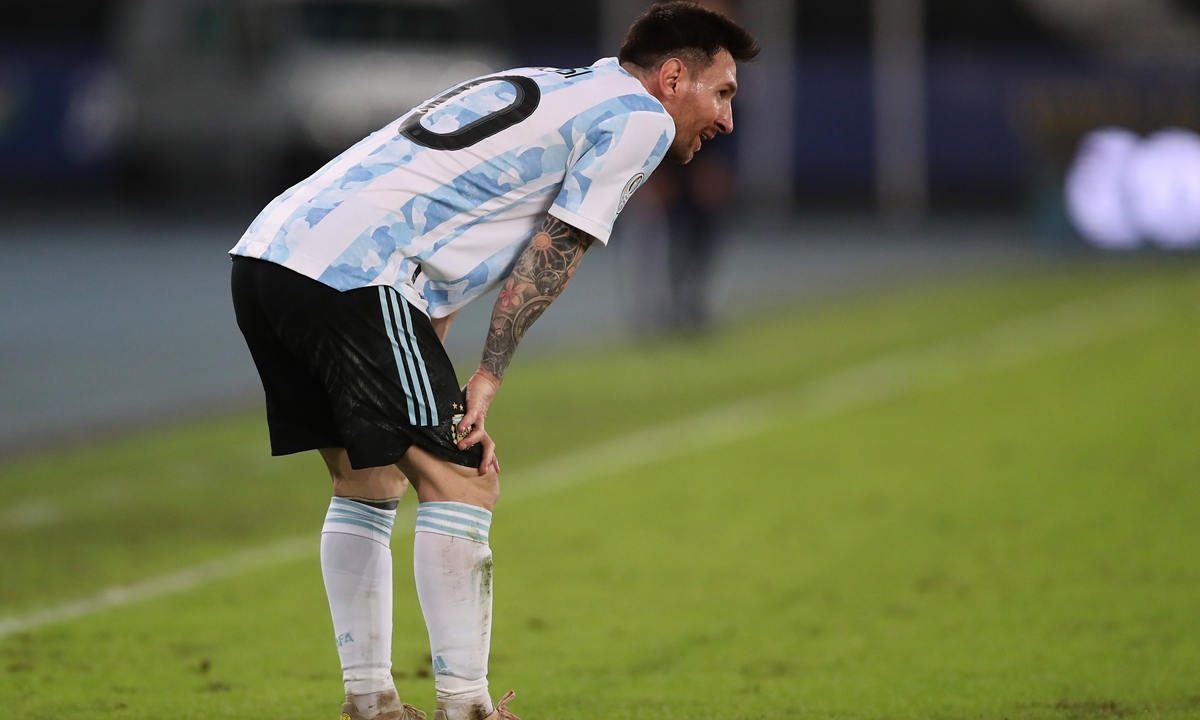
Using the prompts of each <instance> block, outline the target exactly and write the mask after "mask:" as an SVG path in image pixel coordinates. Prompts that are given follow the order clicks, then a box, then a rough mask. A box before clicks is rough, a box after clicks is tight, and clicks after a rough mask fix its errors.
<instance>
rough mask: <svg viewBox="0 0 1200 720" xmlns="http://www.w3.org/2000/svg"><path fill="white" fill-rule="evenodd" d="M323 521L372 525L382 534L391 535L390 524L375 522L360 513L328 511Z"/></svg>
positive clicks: (364, 525)
mask: <svg viewBox="0 0 1200 720" xmlns="http://www.w3.org/2000/svg"><path fill="white" fill-rule="evenodd" d="M325 522H350V523H355V524H359V525H362V526H363V527H373V528H375V529H376V530H378V531H379V532H381V533H383V534H384V535H387V536H389V537H390V536H391V534H392V526H391V525H387V524H384V523H380V522H375V521H374V520H371V519H370V518H365V517H363V516H362V515H352V514H350V513H340V512H337V511H330V512H329V513H327V514H326V515H325Z"/></svg>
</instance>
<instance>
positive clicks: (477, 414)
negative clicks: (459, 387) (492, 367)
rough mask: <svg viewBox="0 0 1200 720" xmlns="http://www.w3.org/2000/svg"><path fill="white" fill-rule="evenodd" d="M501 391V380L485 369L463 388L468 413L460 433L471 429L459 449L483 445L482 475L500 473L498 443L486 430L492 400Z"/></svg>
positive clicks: (460, 423)
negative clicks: (489, 471)
mask: <svg viewBox="0 0 1200 720" xmlns="http://www.w3.org/2000/svg"><path fill="white" fill-rule="evenodd" d="M499 389H500V379H499V378H497V377H496V376H495V375H493V374H491V373H490V372H488V371H487V370H483V369H480V370H476V371H475V374H474V375H472V376H471V379H470V380H468V381H467V386H466V387H465V388H463V390H464V392H465V393H466V396H467V412H466V413H464V414H463V419H462V420H461V421H460V422H459V424H458V427H459V428H460V432H461V429H462V428H469V429H470V432H468V433H467V435H466V437H464V438H463V439H462V440H460V441H459V443H458V449H459V450H466V449H467V448H469V447H471V446H472V445H474V444H476V443H482V444H483V462H482V463H481V464H480V465H479V474H480V475H486V474H487V472H488V470H490V469H495V470H496V472H500V461H499V460H497V459H496V443H495V441H493V440H492V438H491V436H490V435H488V434H487V430H486V429H485V428H484V420H485V419H486V418H487V412H488V408H490V407H491V405H492V400H494V399H495V397H496V391H497V390H499Z"/></svg>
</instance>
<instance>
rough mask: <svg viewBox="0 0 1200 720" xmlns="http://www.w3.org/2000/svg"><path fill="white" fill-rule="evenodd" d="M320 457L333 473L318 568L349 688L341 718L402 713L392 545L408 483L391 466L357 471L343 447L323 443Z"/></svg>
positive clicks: (396, 469) (345, 681)
mask: <svg viewBox="0 0 1200 720" xmlns="http://www.w3.org/2000/svg"><path fill="white" fill-rule="evenodd" d="M321 457H322V458H324V459H325V464H326V466H327V467H328V468H329V475H330V477H331V478H332V479H333V493H334V498H333V500H331V501H330V505H329V513H328V514H327V515H326V517H325V527H324V528H323V529H322V532H321V574H322V575H323V576H324V579H325V592H326V594H327V595H328V597H329V610H330V614H331V615H332V616H333V627H334V634H335V636H336V639H337V645H338V656H339V657H340V659H341V663H342V680H343V682H344V683H345V687H346V704H345V705H343V706H342V713H343V715H342V717H349V718H354V719H355V720H359V719H360V718H361V719H364V720H370V719H372V718H381V719H382V718H401V717H404V716H405V714H406V713H405V712H404V708H403V705H402V704H401V702H400V697H399V695H397V693H396V687H395V685H394V684H393V682H392V676H391V665H392V551H391V547H390V543H391V530H392V523H393V522H394V520H395V517H396V504H397V503H398V502H399V500H400V496H401V495H403V494H404V491H405V489H407V487H408V481H407V480H406V479H405V477H404V475H403V473H401V472H400V470H399V468H397V467H395V466H387V467H376V468H366V469H362V470H355V469H353V468H351V467H350V460H349V458H348V457H347V456H346V451H345V450H343V449H341V448H323V449H322V450H321Z"/></svg>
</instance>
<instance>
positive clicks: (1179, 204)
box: [0, 0, 1200, 719]
mask: <svg viewBox="0 0 1200 720" xmlns="http://www.w3.org/2000/svg"><path fill="white" fill-rule="evenodd" d="M646 5H647V4H646V2H642V1H640V0H571V1H565V2H564V1H562V0H557V1H551V0H498V1H488V0H4V1H2V2H0V697H5V698H6V701H5V702H7V703H8V704H10V707H12V708H14V712H18V710H19V712H22V713H23V716H30V718H43V716H44V718H61V716H80V718H108V716H118V715H119V716H131V718H133V716H139V718H158V716H167V715H168V714H170V715H172V716H175V715H174V713H175V712H176V709H179V715H178V716H180V718H188V716H197V718H199V716H205V718H210V716H229V718H238V716H246V718H250V716H253V718H265V716H271V718H274V716H277V715H280V714H281V713H282V710H278V709H277V708H281V707H284V706H283V704H282V703H284V702H288V703H293V702H294V703H295V707H296V708H300V709H298V710H296V713H300V712H301V710H304V708H310V709H311V710H312V712H311V713H308V714H306V715H304V716H317V713H319V712H322V710H320V708H325V707H326V706H328V704H329V703H328V701H329V698H330V697H334V698H335V700H336V695H337V692H338V685H337V682H336V679H337V677H336V656H334V652H332V648H331V646H330V643H329V642H328V638H326V637H325V632H326V630H325V626H324V625H323V623H325V622H326V618H328V616H326V611H325V607H324V605H323V602H324V600H323V595H322V592H320V588H319V572H318V571H317V568H316V560H314V557H316V556H314V552H313V546H314V545H313V544H314V536H316V527H317V524H319V516H320V512H322V508H323V505H322V503H323V496H324V494H325V487H324V485H323V484H322V482H319V481H318V480H319V478H320V476H322V475H320V469H319V463H317V464H316V466H314V464H312V463H313V462H316V461H314V460H313V458H312V457H307V456H299V457H290V458H286V460H278V458H269V457H266V439H265V428H264V427H263V419H262V415H260V402H262V401H260V397H262V395H260V388H259V384H258V378H257V376H256V372H254V368H253V365H252V362H251V360H250V356H248V354H247V353H246V350H245V347H244V344H242V341H241V337H240V335H239V332H238V329H236V326H235V324H234V318H233V311H232V306H230V302H229V298H228V269H229V263H228V259H227V256H226V251H227V250H228V248H229V247H232V246H233V245H234V242H235V241H236V239H238V238H239V236H240V234H241V232H242V230H244V228H245V227H246V226H247V224H248V223H250V221H251V220H252V218H253V217H254V215H256V214H257V212H258V210H259V209H260V208H262V206H263V204H265V203H266V202H268V200H269V199H270V198H271V197H274V196H275V194H277V193H278V192H281V191H282V190H284V188H286V187H288V186H289V185H290V184H292V182H294V181H296V180H300V179H302V178H304V176H306V175H307V174H308V173H311V172H312V170H313V169H316V168H317V167H319V166H320V164H322V163H323V162H324V161H326V160H328V158H330V157H332V156H334V155H336V154H337V152H338V151H340V150H341V149H343V148H344V146H347V145H349V144H352V143H353V142H355V140H356V139H359V138H360V137H362V136H364V134H366V133H368V132H371V131H373V130H376V128H378V127H379V126H382V125H384V124H385V122H388V121H390V120H391V119H394V118H395V116H397V115H400V114H402V113H404V112H406V110H407V109H409V108H410V107H412V106H413V104H414V103H416V102H419V101H421V100H424V98H426V97H428V96H431V95H433V94H436V92H438V91H439V90H442V89H445V88H448V86H449V85H451V84H454V83H456V82H458V80H461V79H466V78H469V77H473V76H476V74H480V73H484V72H486V71H488V70H493V68H504V67H512V66H521V65H550V66H558V67H571V66H582V65H588V64H590V62H593V61H594V60H595V59H596V58H600V56H606V55H612V54H614V53H616V48H617V43H618V41H619V37H620V35H622V32H623V30H624V28H626V26H628V24H629V22H630V20H631V19H632V17H635V16H636V13H637V12H638V11H640V10H641V8H643V7H644V6H646ZM709 5H712V6H713V7H718V8H721V10H725V11H728V12H731V13H732V14H734V16H736V17H737V18H739V19H740V20H742V22H743V23H744V24H745V25H746V26H748V28H749V29H750V30H751V31H752V32H755V34H756V35H757V36H758V37H760V38H761V41H762V42H763V46H764V52H763V55H762V58H761V60H760V61H758V62H756V64H754V65H750V66H745V67H743V68H740V71H739V72H740V79H742V91H740V92H739V95H738V97H737V100H736V101H734V120H736V126H737V130H736V132H734V133H733V136H732V137H730V138H724V139H722V140H724V142H714V143H710V144H709V143H706V148H704V150H703V151H702V152H701V154H700V155H698V156H697V160H696V162H694V163H692V164H691V166H688V167H686V168H684V169H678V168H662V169H661V170H660V172H659V173H655V175H653V178H652V182H648V184H647V185H646V186H644V187H643V188H642V191H641V192H640V193H637V194H636V196H635V198H634V200H632V202H631V203H630V205H629V206H628V208H626V210H625V211H624V214H623V215H622V217H620V220H619V221H618V224H617V233H616V234H614V238H613V241H612V246H611V247H610V248H607V250H605V251H601V252H592V253H588V258H587V260H586V262H584V266H583V268H584V269H583V271H582V272H580V274H578V276H577V278H576V280H575V281H574V282H572V284H571V289H570V292H568V293H565V294H564V295H563V296H562V299H560V300H558V301H557V302H556V305H554V307H553V308H552V310H551V311H550V312H547V314H546V316H545V317H544V318H541V319H540V320H539V323H538V324H536V325H535V326H534V328H533V330H532V332H530V334H529V336H528V338H527V340H526V342H524V343H523V344H522V349H521V353H520V355H521V358H522V360H518V361H517V364H516V365H515V366H514V370H512V373H511V376H510V379H509V380H506V386H508V385H511V389H510V390H508V391H506V392H508V394H506V395H505V394H502V400H500V401H498V406H497V412H496V413H493V419H490V428H493V427H494V433H496V434H497V436H498V437H500V438H502V439H500V442H502V445H500V456H502V458H505V462H506V463H508V464H506V466H505V467H506V473H509V475H508V476H509V478H511V479H512V480H514V484H512V488H514V490H512V493H511V494H508V496H506V497H509V498H512V499H515V500H521V498H529V497H539V498H540V497H542V496H544V494H547V493H548V492H550V490H553V488H562V487H568V488H569V491H562V492H560V493H559V494H557V496H553V499H545V500H539V502H536V503H524V504H522V503H520V502H518V503H516V504H515V505H510V506H509V508H510V510H509V509H506V512H509V511H511V512H512V515H509V516H508V517H510V518H512V520H504V521H503V522H505V523H508V524H506V526H504V528H503V529H502V532H498V533H496V536H494V538H496V544H497V547H498V552H497V557H498V558H502V557H503V558H504V560H503V562H504V563H506V566H505V570H504V572H505V575H503V578H504V580H503V581H502V582H504V583H510V584H508V586H506V589H505V590H504V592H502V593H499V594H498V595H497V598H498V600H497V601H498V604H499V605H498V610H497V614H496V617H497V623H498V625H497V637H503V638H505V643H506V644H505V649H504V652H503V653H500V654H499V655H498V656H497V659H496V667H497V672H499V673H502V677H503V678H504V682H505V683H508V682H509V680H510V679H515V680H521V682H522V683H524V684H523V685H522V686H523V688H536V690H535V692H536V694H540V695H535V700H533V701H532V703H533V704H534V707H535V708H536V709H538V710H539V713H535V715H538V714H541V716H548V718H564V719H570V718H593V716H606V718H610V716H611V718H652V716H653V718H674V716H678V718H695V716H701V715H706V714H708V713H709V712H710V710H712V707H713V706H712V702H710V698H713V697H716V698H719V700H721V701H725V700H728V698H734V700H736V702H737V703H744V706H743V707H744V708H745V709H744V712H743V713H742V714H733V715H731V716H746V718H799V716H838V718H859V716H860V718H882V716H892V718H914V719H916V718H931V716H968V715H970V716H996V718H1001V716H1003V718H1018V716H1020V718H1048V719H1050V718H1052V719H1060V718H1122V716H1133V715H1138V716H1156V718H1158V716H1162V718H1168V716H1169V718H1194V716H1198V715H1196V713H1200V695H1198V692H1196V688H1195V673H1194V668H1195V664H1196V658H1200V644H1198V643H1196V638H1198V637H1200V624H1198V623H1200V616H1198V614H1196V612H1195V608H1196V607H1200V595H1198V588H1200V582H1198V581H1196V578H1200V569H1198V568H1200V566H1198V562H1200V560H1198V558H1196V553H1195V547H1200V538H1198V535H1196V532H1198V530H1196V528H1198V527H1200V526H1198V524H1196V523H1195V508H1196V506H1198V505H1196V490H1195V487H1196V485H1195V481H1194V480H1195V476H1196V472H1198V468H1196V457H1198V456H1196V454H1195V450H1194V448H1195V442H1194V439H1195V432H1196V414H1195V412H1194V408H1195V403H1196V402H1198V400H1200V386H1198V385H1196V374H1195V372H1194V359H1195V353H1196V338H1198V337H1200V335H1198V334H1196V332H1195V318H1196V307H1198V302H1200V299H1198V298H1200V295H1196V293H1195V288H1196V282H1195V277H1196V275H1195V271H1194V268H1195V260H1196V254H1195V252H1194V248H1195V247H1196V246H1198V245H1200V137H1198V136H1196V134H1195V132H1196V131H1200V2H1198V1H1196V0H971V1H970V2H967V1H964V0H740V1H732V0H731V1H722V2H718V1H715V0H713V1H710V2H709ZM490 307H491V304H490V301H487V300H482V301H480V302H476V304H474V305H473V306H470V307H468V308H467V310H466V311H464V312H463V313H462V316H461V317H460V319H457V320H456V323H455V326H454V329H452V330H451V332H450V340H449V349H450V352H451V356H452V358H455V360H456V362H458V364H460V366H461V367H462V368H463V370H467V368H469V367H472V366H473V365H474V364H475V362H476V359H478V353H479V347H480V342H481V338H482V337H484V329H485V326H486V319H487V316H488V312H490ZM1013 368H1018V370H1019V372H1018V371H1016V370H1013ZM962 378H974V380H973V382H970V383H960V384H955V383H956V382H958V380H961V379H962ZM697 388H701V389H703V391H701V392H697V391H696V389H697ZM780 388H785V389H790V390H786V391H784V394H782V395H778V392H780V390H779V389H780ZM725 403H732V404H725ZM547 408H551V409H552V412H547ZM714 408H718V410H722V408H724V410H722V412H725V414H724V415H721V413H718V412H716V410H714ZM863 408H866V410H863ZM980 408H984V410H983V412H980ZM726 410H727V412H726ZM858 410H862V412H858ZM716 415H721V416H720V418H719V421H714V416H716ZM730 418H732V420H731V419H730ZM726 426H728V427H732V428H733V430H732V431H731V430H728V427H726ZM728 432H732V433H733V437H734V438H736V442H733V443H728V444H725V445H722V444H721V443H724V442H726V440H727V439H728V438H727V437H726V434H727V433H728ZM630 433H631V434H630ZM664 437H667V438H670V439H671V440H672V442H671V443H664V442H662V438H664ZM95 438H100V442H94V439H95ZM680 438H682V440H680V443H682V444H679V443H674V440H677V439H680ZM652 440H653V442H652ZM598 443H599V444H598ZM664 448H667V450H664ZM671 452H676V455H671ZM310 455H311V454H310ZM547 462H550V463H551V464H546V463H547ZM748 468H749V469H748ZM514 473H515V476H514ZM589 473H590V475H589ZM605 473H607V475H605ZM601 475H604V476H605V479H606V482H605V484H604V487H600V488H598V487H584V486H583V480H581V478H584V476H587V478H595V476H601ZM743 475H745V476H748V478H749V476H754V478H755V480H756V482H760V484H761V485H760V486H761V487H762V488H763V493H764V494H766V496H767V497H772V498H778V502H773V503H768V504H769V505H770V506H769V508H763V503H762V502H761V499H758V498H755V497H748V493H745V492H743V491H742V490H739V487H740V485H739V482H733V484H731V482H728V479H730V478H734V479H740V478H742V476H743ZM308 478H311V479H312V480H313V481H312V482H307V481H301V480H302V479H308ZM584 479H586V478H584ZM598 485H599V484H598ZM505 492H506V493H508V492H509V491H508V490H506V491H505ZM409 500H412V498H408V499H407V500H406V510H404V511H410V510H412V508H410V505H409V504H408V503H409ZM264 506H270V508H271V509H272V510H271V512H264V511H263V508H264ZM600 508H604V509H606V510H605V511H598V509H600ZM497 517H498V526H499V524H500V516H499V515H498V516H497ZM314 523H317V524H314ZM401 535H404V534H403V533H401V534H397V536H396V538H394V544H395V552H396V557H397V568H398V569H401V570H398V572H403V571H404V570H403V568H404V566H406V565H407V560H406V559H403V557H402V556H403V553H404V552H406V547H404V544H406V542H408V541H409V540H408V539H402V538H401ZM289 538H290V540H289ZM281 539H283V541H282V544H281V542H280V541H281ZM647 548H653V552H648V551H647ZM510 551H511V552H510ZM292 560H294V562H296V563H300V562H304V563H306V565H305V570H304V571H298V570H296V568H294V566H284V565H282V564H281V563H284V562H292ZM498 562H502V560H499V559H498ZM181 569H182V570H181ZM251 570H254V571H253V572H251ZM228 575H235V577H234V578H233V580H230V578H226V581H223V582H212V583H210V584H208V586H205V588H200V589H198V590H197V592H194V593H187V594H181V595H174V596H172V598H168V599H160V600H156V601H146V602H144V604H142V605H139V606H137V607H136V608H126V611H125V612H124V614H122V613H121V612H115V611H114V612H110V613H107V614H104V616H103V617H100V616H91V617H90V619H85V620H79V622H76V624H70V623H62V624H53V623H52V624H50V625H49V626H46V625H47V623H48V622H49V620H54V623H58V622H59V620H62V619H65V618H70V617H72V613H74V614H82V613H85V612H91V611H94V610H96V608H100V607H107V606H108V605H106V604H109V605H119V604H122V602H126V601H128V600H131V599H138V598H142V596H152V595H157V594H161V593H164V592H169V590H173V589H181V588H193V587H194V586H196V584H198V583H200V582H203V581H205V580H211V578H216V577H223V576H228ZM598 578H599V580H598ZM655 578H668V580H667V581H664V582H668V584H670V588H671V589H670V590H660V588H659V586H658V584H656V582H658V581H656V580H655ZM408 586H410V583H407V581H406V580H404V578H403V577H401V576H397V608H398V610H397V636H400V635H403V637H404V638H412V637H418V636H420V632H421V626H420V618H419V614H418V613H416V611H415V607H416V606H415V599H414V598H413V596H412V592H410V588H409V587H408ZM114 587H115V588H122V587H124V588H126V589H125V590H116V592H114V590H108V589H107V588H114ZM139 593H142V595H139ZM80 599H83V604H82V605H73V604H74V602H76V601H79V600H80ZM527 600H528V601H527ZM47 608H48V610H47ZM247 608H250V610H248V611H247ZM43 611H44V612H47V613H49V614H44V616H42V614H38V613H40V612H43ZM731 618H745V620H744V623H743V622H740V620H738V622H734V620H733V619H731ZM755 623H757V625H756V624H755ZM420 644H421V643H415V646H414V643H413V642H412V641H410V640H406V641H404V642H403V643H397V660H396V664H397V665H396V673H397V674H396V677H397V683H398V684H400V685H401V688H402V691H403V692H406V694H409V692H410V694H413V695H406V697H412V696H418V695H419V694H425V695H431V690H430V688H428V682H427V676H428V668H427V666H426V660H425V659H424V656H422V653H424V648H421V647H420ZM578 648H586V649H587V652H576V650H577V649H578ZM593 650H595V652H594V653H593ZM280 658H288V659H289V660H290V661H292V665H287V667H286V668H284V667H283V665H286V664H278V662H277V660H278V659H280ZM528 658H539V659H542V660H545V661H540V662H532V661H528ZM210 668H214V670H210ZM414 668H415V670H414ZM422 673H424V674H422ZM623 673H624V674H623ZM625 680H628V682H625ZM802 680H803V682H802ZM622 683H624V684H622ZM175 685H178V686H180V688H182V691H187V692H191V695H187V696H186V698H185V696H178V697H176V696H175V695H173V694H172V692H168V691H167V690H170V689H173V688H174V686H175ZM156 692H157V695H156ZM522 692H524V690H522ZM610 694H611V695H610ZM526 697H527V698H528V696H526ZM181 698H184V700H181ZM586 698H590V700H586ZM425 700H426V701H427V700H428V698H427V697H426V698H425ZM668 700H670V703H668ZM10 701H17V702H16V704H13V703H12V702H10ZM601 701H602V702H611V703H612V704H611V706H601V704H599V703H600V702H601ZM526 702H530V701H529V700H526ZM539 702H540V703H541V704H540V706H538V704H536V703H539ZM272 703H274V704H272ZM689 703H691V704H689ZM524 707H529V706H524ZM812 708H817V709H821V708H823V709H824V710H827V712H826V715H821V714H820V712H818V710H815V709H812ZM518 709H520V708H518ZM305 712H307V710H305ZM38 713H41V714H38ZM188 713H192V714H188ZM272 713H274V714H272ZM672 713H674V714H672ZM283 716H300V715H288V714H284V715H283Z"/></svg>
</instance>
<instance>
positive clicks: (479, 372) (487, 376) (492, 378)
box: [475, 365, 502, 387]
mask: <svg viewBox="0 0 1200 720" xmlns="http://www.w3.org/2000/svg"><path fill="white" fill-rule="evenodd" d="M475 375H476V376H478V377H481V378H483V379H484V380H486V381H488V382H489V383H491V384H492V385H493V386H494V387H500V382H501V381H502V378H501V376H499V375H497V374H496V373H494V372H492V371H491V370H488V369H487V368H485V367H484V366H482V365H480V366H479V368H478V369H476V370H475Z"/></svg>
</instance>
